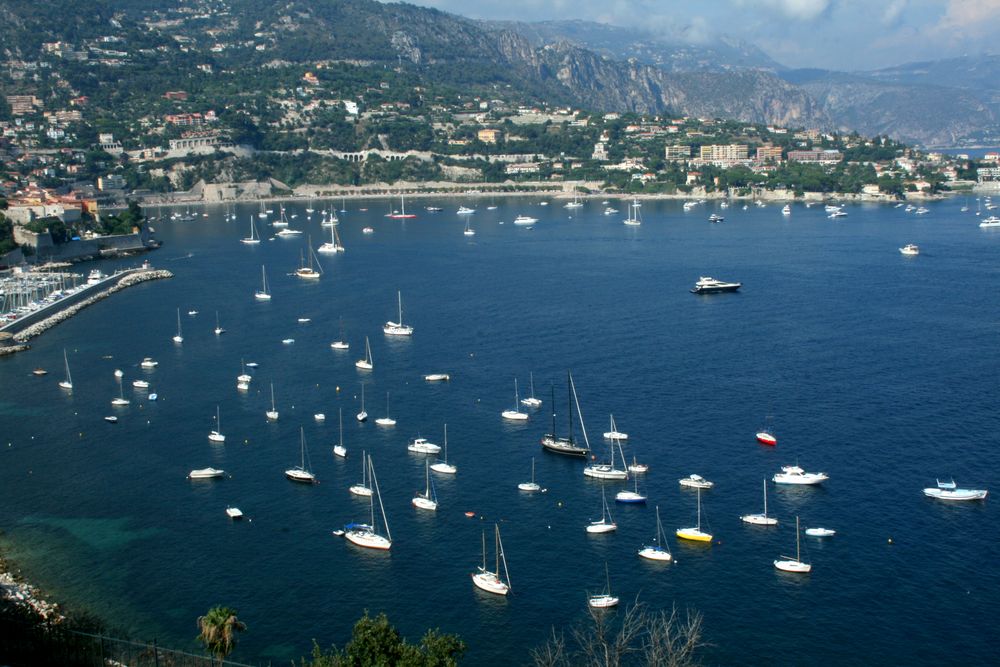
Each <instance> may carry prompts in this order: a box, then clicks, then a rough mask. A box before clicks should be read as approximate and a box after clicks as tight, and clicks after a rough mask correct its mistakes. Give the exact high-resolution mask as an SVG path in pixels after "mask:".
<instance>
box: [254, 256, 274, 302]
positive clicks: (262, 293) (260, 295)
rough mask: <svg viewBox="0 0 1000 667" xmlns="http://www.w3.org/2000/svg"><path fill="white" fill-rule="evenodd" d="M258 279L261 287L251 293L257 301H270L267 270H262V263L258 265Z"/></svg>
mask: <svg viewBox="0 0 1000 667" xmlns="http://www.w3.org/2000/svg"><path fill="white" fill-rule="evenodd" d="M260 279H261V288H260V289H259V290H257V291H256V292H254V293H253V298H255V299H257V300H258V301H270V300H271V293H270V292H269V291H267V272H265V271H264V265H263V264H261V265H260Z"/></svg>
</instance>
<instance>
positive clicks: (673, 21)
mask: <svg viewBox="0 0 1000 667" xmlns="http://www.w3.org/2000/svg"><path fill="white" fill-rule="evenodd" d="M409 1H411V2H413V3H414V4H417V5H421V6H424V7H434V8H436V9H440V10H443V11H447V12H452V13H455V14H459V15H461V16H467V17H469V18H475V19H494V20H517V21H548V20H574V19H579V20H584V21H594V22H598V23H607V24H611V25H615V26H621V27H634V28H642V29H644V30H647V31H653V32H657V33H661V34H663V35H664V37H667V38H670V39H673V40H677V41H681V42H687V43H692V44H702V45H710V44H711V43H712V42H713V41H716V40H719V39H721V38H724V37H728V38H731V39H737V40H742V41H745V42H748V43H750V44H753V45H755V46H757V47H758V48H760V49H761V50H762V51H764V52H765V53H766V54H768V55H769V56H770V57H771V58H773V59H774V60H776V61H777V62H779V63H781V64H782V65H784V66H786V67H790V68H793V69H795V68H822V69H833V70H842V71H852V70H870V69H878V68H883V67H891V66H894V65H901V64H903V63H909V62H916V61H925V60H939V59H943V58H955V57H959V56H965V55H985V54H991V53H997V51H998V49H997V46H996V41H995V40H996V35H997V34H1000V0H882V1H881V2H866V1H865V0H716V1H714V2H713V1H709V2H702V3H700V4H698V5H696V6H694V7H692V6H691V3H686V2H680V1H679V0H659V1H657V0H612V1H611V2H607V1H605V0H574V1H572V2H570V1H569V0H552V1H549V2H538V1H537V0H503V1H502V2H501V1H499V0H480V1H479V2H476V3H474V4H470V3H467V2H462V1H460V0H409Z"/></svg>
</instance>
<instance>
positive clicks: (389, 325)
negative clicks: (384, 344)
mask: <svg viewBox="0 0 1000 667" xmlns="http://www.w3.org/2000/svg"><path fill="white" fill-rule="evenodd" d="M396 297H397V299H398V302H399V321H398V322H393V321H392V320H390V321H388V322H386V323H385V324H384V325H383V326H382V331H383V333H385V334H386V335H387V336H412V335H413V327H411V326H409V325H407V324H403V293H402V291H397V292H396Z"/></svg>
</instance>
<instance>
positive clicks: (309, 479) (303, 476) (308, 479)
mask: <svg viewBox="0 0 1000 667" xmlns="http://www.w3.org/2000/svg"><path fill="white" fill-rule="evenodd" d="M299 441H300V442H301V445H300V447H301V460H300V462H299V465H297V466H295V467H294V468H289V469H288V470H286V471H285V477H287V478H288V479H290V480H292V481H293V482H301V483H303V484H314V483H315V482H316V475H314V474H313V473H312V471H311V470H310V469H309V468H310V467H311V466H310V465H309V456H308V454H306V432H305V429H303V428H302V427H301V426H300V427H299Z"/></svg>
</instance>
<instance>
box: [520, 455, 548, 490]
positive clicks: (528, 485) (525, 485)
mask: <svg viewBox="0 0 1000 667" xmlns="http://www.w3.org/2000/svg"><path fill="white" fill-rule="evenodd" d="M517 488H518V489H519V490H521V491H529V492H532V493H533V492H535V491H541V490H542V487H541V486H539V485H538V484H537V483H536V482H535V457H534V456H532V457H531V481H530V482H521V483H520V484H518V485H517Z"/></svg>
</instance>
